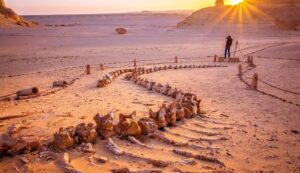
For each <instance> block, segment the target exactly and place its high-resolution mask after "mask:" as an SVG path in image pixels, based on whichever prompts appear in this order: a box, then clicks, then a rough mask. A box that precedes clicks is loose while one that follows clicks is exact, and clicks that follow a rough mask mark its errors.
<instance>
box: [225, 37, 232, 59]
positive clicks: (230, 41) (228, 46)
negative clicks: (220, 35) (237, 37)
mask: <svg viewBox="0 0 300 173" xmlns="http://www.w3.org/2000/svg"><path fill="white" fill-rule="evenodd" d="M226 40H227V41H226V46H225V58H227V54H228V57H229V58H230V47H231V45H232V41H233V40H232V38H231V36H230V35H229V36H227V37H226Z"/></svg>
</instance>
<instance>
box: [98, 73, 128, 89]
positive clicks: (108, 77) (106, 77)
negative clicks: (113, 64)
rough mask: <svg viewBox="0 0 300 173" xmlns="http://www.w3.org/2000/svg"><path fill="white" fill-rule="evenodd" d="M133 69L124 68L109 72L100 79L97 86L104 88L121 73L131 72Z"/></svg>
mask: <svg viewBox="0 0 300 173" xmlns="http://www.w3.org/2000/svg"><path fill="white" fill-rule="evenodd" d="M131 71H132V70H131V69H122V70H116V71H112V72H109V73H107V74H105V75H103V76H102V78H101V79H100V80H99V81H98V84H97V87H98V88H103V87H105V86H107V85H108V84H110V83H111V82H112V81H113V80H114V79H115V78H117V77H118V76H120V75H121V74H123V73H127V72H131Z"/></svg>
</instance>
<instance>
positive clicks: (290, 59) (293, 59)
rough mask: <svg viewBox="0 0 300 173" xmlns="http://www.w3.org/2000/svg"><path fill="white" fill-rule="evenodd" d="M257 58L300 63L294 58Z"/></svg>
mask: <svg viewBox="0 0 300 173" xmlns="http://www.w3.org/2000/svg"><path fill="white" fill-rule="evenodd" d="M258 58H260V59H276V60H287V61H300V59H296V58H275V57H262V56H259V57H258Z"/></svg>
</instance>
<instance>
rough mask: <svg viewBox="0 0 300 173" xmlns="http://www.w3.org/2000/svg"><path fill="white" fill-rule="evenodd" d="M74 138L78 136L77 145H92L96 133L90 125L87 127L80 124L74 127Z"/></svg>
mask: <svg viewBox="0 0 300 173" xmlns="http://www.w3.org/2000/svg"><path fill="white" fill-rule="evenodd" d="M76 136H78V140H79V143H94V142H95V141H96V139H97V132H96V130H95V127H94V125H93V124H92V123H89V124H88V125H86V124H85V123H81V124H79V125H78V126H77V127H76Z"/></svg>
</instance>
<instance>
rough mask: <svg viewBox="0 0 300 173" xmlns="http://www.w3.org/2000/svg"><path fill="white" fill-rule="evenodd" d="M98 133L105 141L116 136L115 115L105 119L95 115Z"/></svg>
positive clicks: (108, 115) (111, 114) (110, 114)
mask: <svg viewBox="0 0 300 173" xmlns="http://www.w3.org/2000/svg"><path fill="white" fill-rule="evenodd" d="M94 120H95V121H96V124H97V127H96V130H97V133H98V135H99V136H101V137H102V138H104V139H107V138H109V137H111V136H112V135H113V134H114V124H113V113H109V114H107V115H105V116H103V117H101V116H100V115H99V114H97V115H95V117H94Z"/></svg>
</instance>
